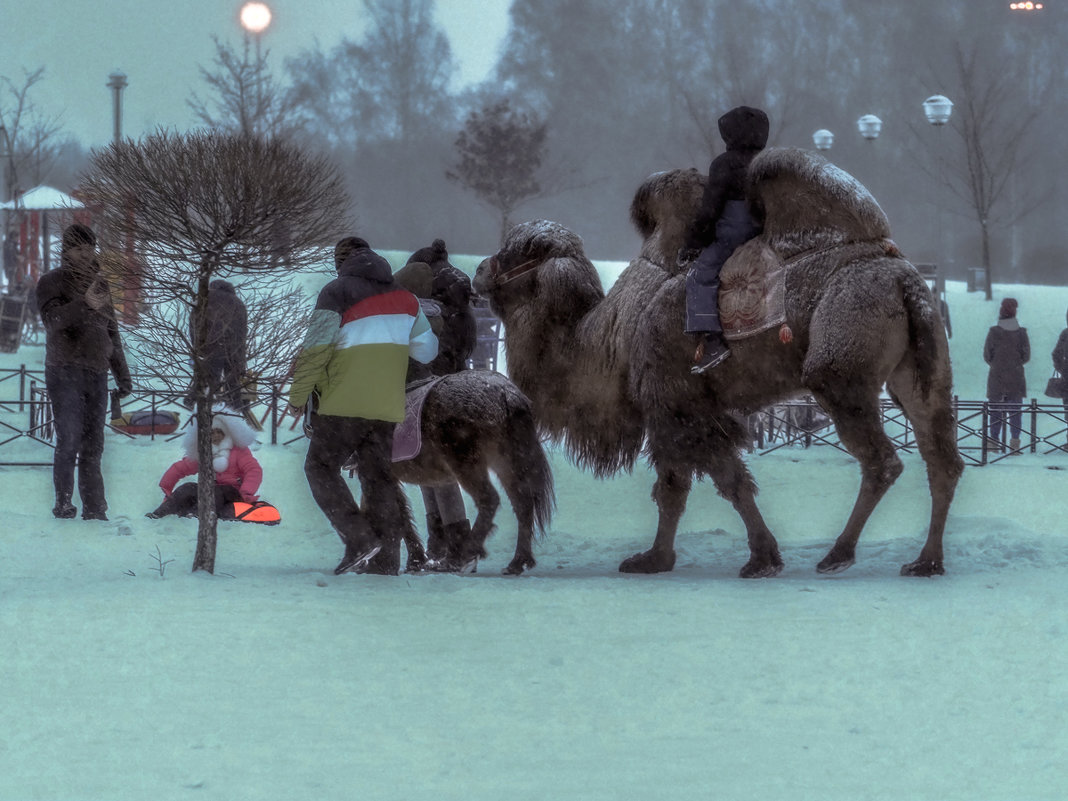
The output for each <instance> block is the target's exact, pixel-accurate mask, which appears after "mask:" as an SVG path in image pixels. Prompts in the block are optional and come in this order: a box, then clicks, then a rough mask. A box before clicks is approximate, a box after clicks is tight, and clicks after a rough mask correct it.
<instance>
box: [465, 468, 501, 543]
mask: <svg viewBox="0 0 1068 801" xmlns="http://www.w3.org/2000/svg"><path fill="white" fill-rule="evenodd" d="M456 479H457V481H458V482H459V484H460V486H461V487H463V489H464V491H465V492H467V494H468V495H470V496H471V500H473V501H474V502H475V508H476V509H477V510H478V512H477V514H476V515H475V522H474V523H473V524H472V525H471V550H476V549H477V550H478V551H480V552H481V553H483V554H484V553H485V550H486V549H485V547H484V545H485V542H486V539H487V538H488V537H489V535H490V534H491V533H493V518H494V517H495V516H496V515H497V509H498V508H499V507H500V505H501V496H500V495H499V494H498V493H497V490H495V489H494V488H493V482H491V481H490V477H489V473H488V472H486V471H485V470H482V471H472V470H465V471H463V472H462V473H457V474H456Z"/></svg>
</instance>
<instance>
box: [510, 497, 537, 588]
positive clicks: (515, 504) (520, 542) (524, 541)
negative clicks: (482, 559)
mask: <svg viewBox="0 0 1068 801" xmlns="http://www.w3.org/2000/svg"><path fill="white" fill-rule="evenodd" d="M508 499H509V500H510V501H511V502H512V509H513V510H514V511H515V518H516V522H517V523H518V524H519V532H518V534H517V537H516V543H515V556H513V557H512V561H511V562H509V563H508V566H507V567H506V568H505V569H504V571H503V572H504V575H506V576H518V575H521V574H522V573H523V571H524V570H527V569H529V568H532V567H534V566H535V565H537V562H536V561H535V560H534V510H533V508H531V506H530V503H529V501H526V500H524V499H523V498H520V497H514V496H513V493H511V492H509V493H508Z"/></svg>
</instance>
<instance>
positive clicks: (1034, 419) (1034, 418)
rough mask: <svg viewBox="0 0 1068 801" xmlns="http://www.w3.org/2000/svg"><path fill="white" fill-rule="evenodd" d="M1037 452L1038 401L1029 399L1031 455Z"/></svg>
mask: <svg viewBox="0 0 1068 801" xmlns="http://www.w3.org/2000/svg"><path fill="white" fill-rule="evenodd" d="M1037 451H1038V399H1037V398H1031V453H1036V452H1037Z"/></svg>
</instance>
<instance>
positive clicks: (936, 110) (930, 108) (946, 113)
mask: <svg viewBox="0 0 1068 801" xmlns="http://www.w3.org/2000/svg"><path fill="white" fill-rule="evenodd" d="M923 114H924V116H925V117H927V121H928V122H929V123H931V125H933V126H934V127H935V128H936V129H938V130H941V129H942V128H943V127H944V126H945V124H946V123H947V122H949V118H950V115H952V114H953V101H952V100H950V99H949V98H948V97H946V96H945V95H931V96H930V97H929V98H927V99H926V100H924V101H923ZM938 139H939V140H940V141H939V143H938V156H937V160H938V194H939V195H940V196H941V197H936V198H935V202H936V204H937V206H938V208H937V217H936V219H937V220H938V237H937V241H938V251H939V252H938V256H937V258H936V259H935V263H936V264H937V263H939V262H940V261H942V259H943V258H945V255H946V251H947V248H946V226H945V219H944V216H943V214H944V212H943V206H944V205H945V203H944V201H945V197H944V195H945V184H946V168H945V158H944V156H943V153H942V143H941V139H942V135H941V134H939V135H938Z"/></svg>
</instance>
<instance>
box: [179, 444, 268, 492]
mask: <svg viewBox="0 0 1068 801" xmlns="http://www.w3.org/2000/svg"><path fill="white" fill-rule="evenodd" d="M198 469H199V467H198V465H197V462H196V460H195V459H190V458H189V457H188V456H183V457H182V458H181V459H179V460H178V461H177V462H175V463H174V464H172V465H171V466H170V467H169V468H167V472H166V473H164V474H163V478H161V479H160V480H159V486H160V489H162V490H163V494H164V495H166V496H167V497H170V494H171V493H172V492H173V491H174V485H175V484H177V483H178V481H179V480H180V479H183V478H185V477H186V476H192V475H196V473H197V470H198ZM261 481H263V468H262V467H260V463H259V462H257V461H256V457H255V456H253V455H252V451H250V450H249V449H248V448H242V447H239V446H237V445H235V446H234V447H233V448H231V449H230V463H229V464H228V465H227V466H226V469H225V470H223V471H222V472H221V473H216V474H215V483H216V484H229V485H230V486H231V487H237V489H238V491H240V493H241V497H242V498H244V499H245V500H246V501H248V502H249V503H252V502H253V501H255V500H256V490H258V489H259V488H260V482H261Z"/></svg>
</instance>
